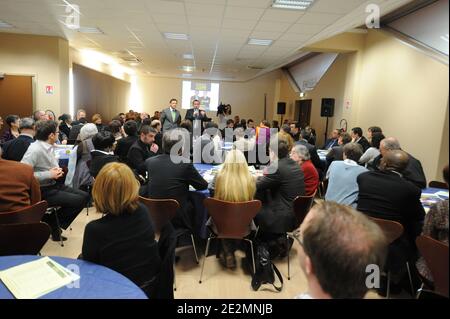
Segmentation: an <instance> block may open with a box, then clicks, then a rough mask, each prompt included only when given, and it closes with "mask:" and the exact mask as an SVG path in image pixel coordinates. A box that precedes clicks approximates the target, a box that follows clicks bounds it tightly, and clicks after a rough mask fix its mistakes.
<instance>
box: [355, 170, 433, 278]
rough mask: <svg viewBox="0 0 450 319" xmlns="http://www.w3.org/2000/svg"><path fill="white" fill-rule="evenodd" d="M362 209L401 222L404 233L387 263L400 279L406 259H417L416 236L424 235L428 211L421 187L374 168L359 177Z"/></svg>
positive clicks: (371, 214) (391, 248) (392, 248)
mask: <svg viewBox="0 0 450 319" xmlns="http://www.w3.org/2000/svg"><path fill="white" fill-rule="evenodd" d="M357 182H358V186H359V195H358V207H357V209H358V211H361V212H363V213H365V214H367V215H369V216H371V217H375V218H380V219H388V220H393V221H397V222H399V223H401V224H402V225H403V227H404V230H405V232H404V234H403V236H401V237H400V238H399V239H397V240H396V241H394V242H393V243H392V244H391V245H390V246H389V254H388V258H387V262H386V266H387V267H388V268H389V269H390V270H392V272H393V275H394V277H397V278H399V277H400V276H401V273H402V270H404V268H405V263H406V261H410V262H411V261H414V260H415V259H416V258H417V249H416V245H415V239H416V237H417V236H418V235H420V233H421V231H422V227H423V221H424V218H425V211H424V209H423V207H422V204H421V202H420V195H421V190H420V189H419V188H417V187H416V186H414V185H413V184H411V183H410V182H408V181H406V180H405V179H404V178H402V177H400V176H399V175H398V174H396V173H394V172H386V171H371V172H366V173H362V174H360V175H359V176H358V178H357Z"/></svg>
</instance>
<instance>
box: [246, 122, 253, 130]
mask: <svg viewBox="0 0 450 319" xmlns="http://www.w3.org/2000/svg"><path fill="white" fill-rule="evenodd" d="M247 129H250V130H254V129H255V122H254V121H253V120H252V119H248V120H247Z"/></svg>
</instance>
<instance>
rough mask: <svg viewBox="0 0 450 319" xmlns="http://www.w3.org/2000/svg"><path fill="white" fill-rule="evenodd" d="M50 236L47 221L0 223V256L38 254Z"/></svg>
mask: <svg viewBox="0 0 450 319" xmlns="http://www.w3.org/2000/svg"><path fill="white" fill-rule="evenodd" d="M49 237H50V227H49V226H48V225H47V224H45V223H41V222H39V223H28V224H6V225H0V256H12V255H37V254H38V253H39V252H40V251H41V249H42V247H44V245H45V243H46V242H47V240H48V238H49Z"/></svg>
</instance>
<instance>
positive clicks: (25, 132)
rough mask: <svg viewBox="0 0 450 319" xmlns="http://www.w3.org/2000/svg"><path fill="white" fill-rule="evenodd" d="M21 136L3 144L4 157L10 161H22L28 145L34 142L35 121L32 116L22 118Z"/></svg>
mask: <svg viewBox="0 0 450 319" xmlns="http://www.w3.org/2000/svg"><path fill="white" fill-rule="evenodd" d="M19 130H20V135H19V137H17V138H15V139H13V140H10V141H8V142H6V143H5V144H3V146H2V148H3V158H4V159H6V160H10V161H16V162H20V161H21V160H22V158H23V155H25V153H26V151H27V150H28V147H29V146H30V144H31V143H33V142H34V135H35V130H34V121H33V119H32V118H31V117H25V118H23V119H21V120H20V126H19Z"/></svg>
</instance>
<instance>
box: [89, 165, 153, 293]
mask: <svg viewBox="0 0 450 319" xmlns="http://www.w3.org/2000/svg"><path fill="white" fill-rule="evenodd" d="M138 191H139V183H138V181H137V180H136V178H135V177H134V174H133V172H132V171H131V169H130V168H129V167H128V166H127V165H125V164H121V163H110V164H107V165H105V166H104V167H103V168H102V169H101V171H100V173H99V174H98V175H97V178H96V179H95V183H94V187H93V189H92V197H93V199H94V204H95V208H96V209H97V212H99V213H102V214H104V216H103V217H102V218H100V219H98V220H94V221H92V222H90V223H89V224H87V226H86V229H85V231H84V238H83V249H82V258H83V259H84V260H87V261H90V262H93V263H96V264H99V265H103V266H106V267H108V268H111V269H113V270H115V271H117V272H119V273H121V274H122V275H124V276H126V277H128V278H129V279H130V280H131V281H133V282H134V283H135V284H136V285H138V286H141V287H142V286H143V285H144V283H147V282H149V281H151V280H152V279H153V278H154V277H155V276H156V275H157V274H158V273H159V271H160V268H161V260H160V256H159V252H158V244H157V242H156V241H155V232H154V229H153V224H152V222H151V220H150V218H149V215H148V211H147V208H146V207H145V206H144V205H142V204H141V203H139V195H138Z"/></svg>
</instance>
